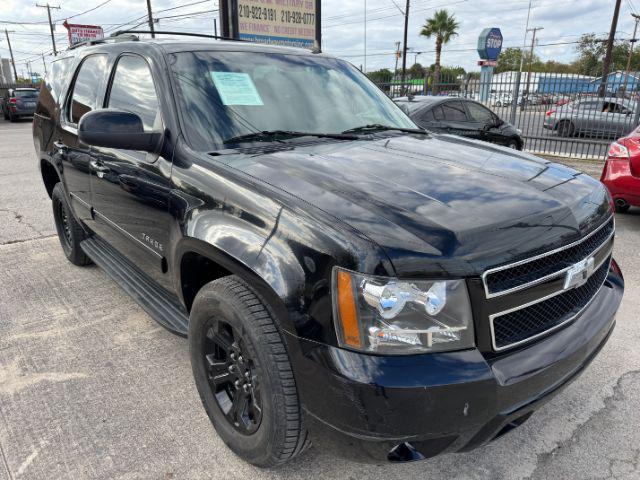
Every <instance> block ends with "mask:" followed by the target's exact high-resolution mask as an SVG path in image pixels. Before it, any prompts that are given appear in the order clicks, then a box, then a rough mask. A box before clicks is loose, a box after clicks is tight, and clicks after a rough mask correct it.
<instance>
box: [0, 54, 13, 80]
mask: <svg viewBox="0 0 640 480" xmlns="http://www.w3.org/2000/svg"><path fill="white" fill-rule="evenodd" d="M13 82H14V76H13V69H12V68H11V60H9V59H8V58H0V85H2V84H8V83H13Z"/></svg>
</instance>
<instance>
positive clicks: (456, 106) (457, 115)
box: [442, 101, 467, 122]
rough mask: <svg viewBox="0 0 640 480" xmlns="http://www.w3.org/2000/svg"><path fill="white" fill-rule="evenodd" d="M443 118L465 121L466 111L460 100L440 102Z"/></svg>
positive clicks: (451, 120) (450, 120) (452, 120)
mask: <svg viewBox="0 0 640 480" xmlns="http://www.w3.org/2000/svg"><path fill="white" fill-rule="evenodd" d="M442 111H443V112H444V118H445V120H447V121H449V122H466V121H467V112H466V111H465V109H464V105H462V102H458V101H456V102H446V103H443V104H442Z"/></svg>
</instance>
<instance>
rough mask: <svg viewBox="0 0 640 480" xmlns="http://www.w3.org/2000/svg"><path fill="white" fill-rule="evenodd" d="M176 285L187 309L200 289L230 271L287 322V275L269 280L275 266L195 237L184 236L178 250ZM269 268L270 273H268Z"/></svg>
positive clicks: (287, 327) (286, 326) (189, 309)
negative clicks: (251, 262) (251, 260)
mask: <svg viewBox="0 0 640 480" xmlns="http://www.w3.org/2000/svg"><path fill="white" fill-rule="evenodd" d="M174 258H175V268H174V270H173V271H174V272H175V273H174V275H175V278H174V285H175V286H176V290H177V291H178V294H179V296H180V298H181V300H182V302H183V304H184V305H185V307H186V309H187V311H188V312H190V311H191V307H192V305H193V301H194V299H195V297H196V295H197V294H198V292H199V291H200V290H201V289H202V287H204V286H205V285H206V284H207V283H209V282H211V281H213V280H216V279H218V278H222V277H225V276H229V275H236V276H238V277H239V278H241V279H242V280H243V281H245V282H246V283H247V284H248V285H249V286H250V287H251V288H252V289H253V290H254V291H255V292H256V293H257V294H258V295H259V296H260V297H262V299H263V300H264V301H266V303H267V304H268V305H269V307H270V308H271V309H272V310H273V312H274V313H275V314H276V315H277V317H278V319H279V320H281V321H283V322H285V325H282V327H283V328H285V329H290V328H293V327H292V326H291V325H288V323H289V322H288V320H287V319H288V315H287V308H286V305H285V302H286V296H287V291H288V288H287V286H286V285H287V284H288V283H289V282H287V281H286V279H285V278H282V277H281V278H278V279H275V278H273V279H270V281H267V280H266V277H267V275H269V274H271V275H273V274H274V272H275V269H273V268H270V267H269V266H266V268H263V269H259V268H258V269H256V268H255V266H249V265H247V264H245V263H244V262H242V261H241V260H239V259H238V258H236V257H234V256H232V255H231V254H229V253H227V252H225V251H223V250H221V249H219V248H217V247H216V246H214V245H212V244H210V243H208V242H205V241H203V240H199V239H197V238H193V237H185V238H183V239H182V240H181V241H180V242H179V243H178V245H177V248H176V250H175V257H174ZM267 272H269V273H267Z"/></svg>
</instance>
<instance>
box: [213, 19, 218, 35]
mask: <svg viewBox="0 0 640 480" xmlns="http://www.w3.org/2000/svg"><path fill="white" fill-rule="evenodd" d="M213 34H214V35H215V36H216V37H217V36H218V19H217V18H214V19H213Z"/></svg>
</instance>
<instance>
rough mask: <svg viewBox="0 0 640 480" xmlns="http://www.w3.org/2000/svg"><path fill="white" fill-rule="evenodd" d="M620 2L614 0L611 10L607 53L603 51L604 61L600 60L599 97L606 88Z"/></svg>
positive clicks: (619, 0) (602, 95)
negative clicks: (614, 5)
mask: <svg viewBox="0 0 640 480" xmlns="http://www.w3.org/2000/svg"><path fill="white" fill-rule="evenodd" d="M620 3H622V0H616V7H615V9H614V10H613V18H612V19H611V30H610V31H609V38H608V39H607V53H605V55H604V62H602V78H601V79H600V87H599V88H598V96H599V97H604V94H605V90H606V89H607V77H608V76H609V70H610V68H611V56H612V54H613V42H614V40H615V36H616V29H617V28H618V16H619V15H620Z"/></svg>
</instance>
